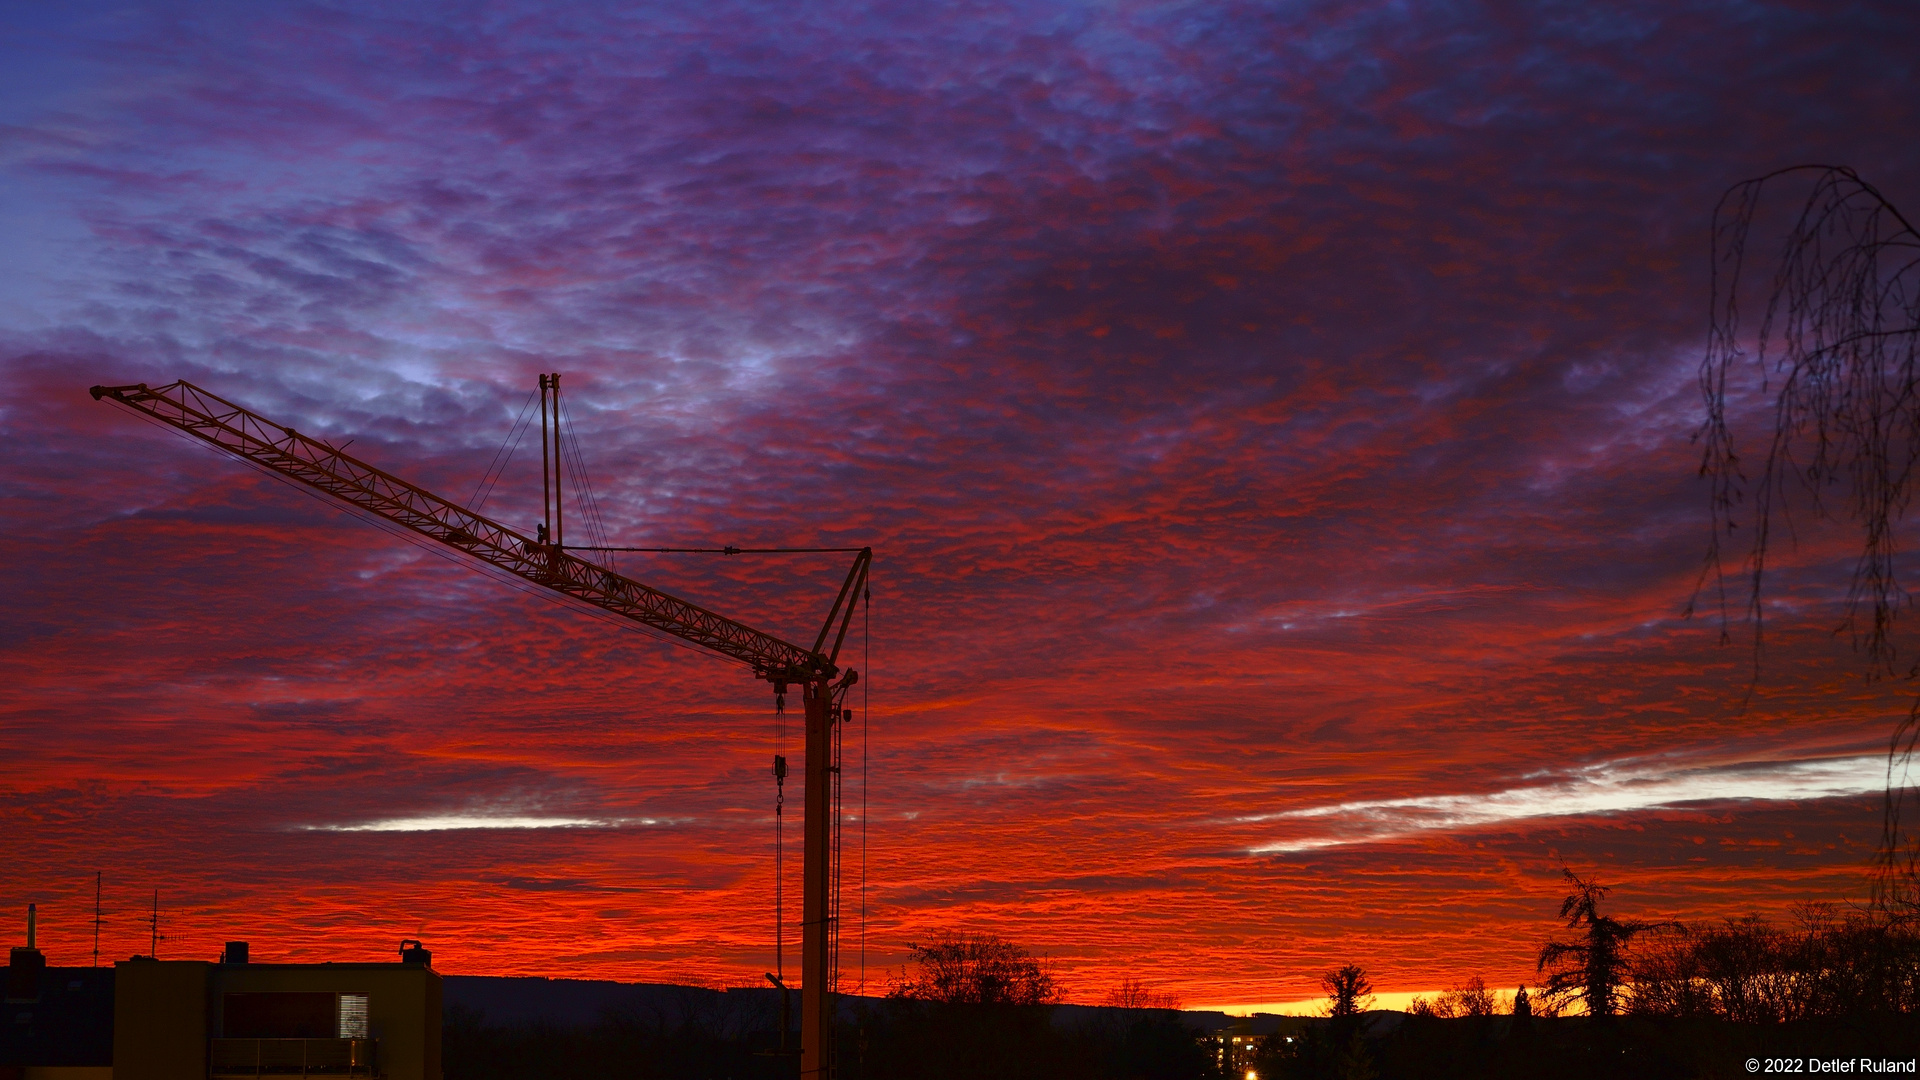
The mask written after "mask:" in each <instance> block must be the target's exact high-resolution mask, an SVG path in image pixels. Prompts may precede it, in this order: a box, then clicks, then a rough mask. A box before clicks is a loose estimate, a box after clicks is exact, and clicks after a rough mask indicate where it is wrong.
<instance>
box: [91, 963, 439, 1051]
mask: <svg viewBox="0 0 1920 1080" xmlns="http://www.w3.org/2000/svg"><path fill="white" fill-rule="evenodd" d="M408 944H410V945H412V946H413V947H412V948H405V947H403V949H402V952H401V956H402V960H401V962H400V963H397V964H380V963H370V964H352V963H346V964H253V963H248V962H246V961H247V947H246V943H244V942H231V943H229V944H228V946H227V957H226V958H227V959H228V960H229V961H237V962H228V963H207V962H204V961H195V960H150V959H146V958H135V959H132V960H127V961H123V962H121V963H118V964H115V965H114V993H113V999H114V1001H113V1080H209V1078H212V1080H227V1078H237V1077H259V1076H281V1077H285V1076H314V1077H336V1076H338V1077H368V1078H383V1080H441V1077H440V995H441V987H440V976H439V975H438V974H437V973H435V972H434V970H433V968H432V967H431V965H430V964H429V960H430V955H429V954H428V953H427V951H426V950H425V949H422V948H420V947H419V945H418V943H417V942H410V943H408Z"/></svg>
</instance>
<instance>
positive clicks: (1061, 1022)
mask: <svg viewBox="0 0 1920 1080" xmlns="http://www.w3.org/2000/svg"><path fill="white" fill-rule="evenodd" d="M845 1016H846V1019H845V1022H844V1023H843V1024H842V1025H841V1028H840V1032H839V1035H840V1041H839V1052H840V1062H841V1066H840V1074H841V1076H843V1077H845V1078H846V1080H868V1078H872V1080H893V1078H900V1080H908V1078H925V1080H945V1078H961V1077H966V1078H974V1077H1004V1078H1008V1080H1023V1078H1027V1077H1032V1078H1035V1080H1039V1078H1046V1080H1081V1078H1086V1080H1092V1078H1115V1080H1121V1078H1126V1080H1134V1078H1138V1080H1188V1078H1193V1080H1201V1078H1206V1080H1224V1078H1225V1077H1229V1076H1230V1077H1233V1078H1234V1080H1241V1078H1242V1077H1244V1075H1245V1069H1244V1066H1243V1067H1242V1068H1240V1069H1236V1070H1233V1071H1231V1072H1229V1071H1227V1070H1225V1069H1223V1068H1221V1066H1220V1065H1219V1064H1217V1060H1216V1054H1215V1050H1214V1047H1213V1044H1212V1042H1211V1041H1210V1040H1209V1039H1208V1038H1207V1033H1206V1032H1205V1031H1202V1030H1199V1029H1196V1028H1193V1027H1190V1026H1188V1024H1187V1022H1186V1021H1185V1018H1183V1017H1182V1015H1181V1014H1179V1013H1174V1012H1171V1011H1157V1010H1128V1009H1103V1010H1094V1009H1082V1010H1064V1011H1057V1010H1054V1009H1052V1008H1049V1007H1046V1006H1038V1007H1027V1006H1001V1005H944V1004H934V1003H929V1002H916V1001H871V1002H860V1003H857V1004H856V1005H855V1006H853V1007H852V1008H850V1009H848V1010H847V1013H846V1014H845ZM762 1019H764V1018H762ZM1360 1020H1361V1021H1362V1022H1363V1023H1364V1026H1363V1027H1361V1028H1360V1029H1359V1030H1356V1029H1355V1028H1345V1029H1344V1030H1338V1029H1339V1028H1341V1025H1336V1024H1334V1023H1333V1022H1331V1021H1328V1020H1324V1019H1315V1020H1310V1021H1304V1022H1297V1024H1296V1025H1295V1026H1292V1027H1290V1028H1289V1029H1288V1030H1290V1031H1292V1032H1293V1041H1292V1042H1287V1041H1286V1039H1285V1038H1284V1037H1278V1038H1274V1039H1270V1040H1269V1042H1268V1045H1267V1047H1266V1052H1265V1053H1263V1054H1262V1055H1261V1057H1260V1058H1259V1060H1258V1061H1257V1062H1255V1063H1254V1068H1255V1070H1256V1071H1257V1073H1258V1074H1259V1076H1260V1077H1261V1080H1289V1078H1300V1080H1307V1078H1313V1080H1321V1078H1326V1080H1333V1078H1340V1080H1360V1078H1364V1077H1375V1078H1378V1080H1396V1078H1407V1080H1425V1078H1434V1080H1440V1078H1453V1077H1461V1078H1466V1077H1488V1078H1494V1080H1498V1078H1504V1077H1514V1078H1520V1077H1526V1078H1530V1080H1531V1078H1537V1077H1540V1076H1552V1077H1554V1078H1555V1080H1579V1078H1585V1077H1594V1078H1599V1077H1623V1076H1631V1077H1644V1078H1650V1080H1658V1078H1664V1077H1674V1078H1682V1077H1703V1078H1704V1077H1735V1076H1746V1075H1749V1073H1748V1071H1747V1068H1746V1062H1747V1059H1749V1058H1754V1059H1758V1060H1760V1061H1762V1062H1764V1061H1766V1060H1767V1059H1800V1060H1802V1061H1804V1062H1805V1064H1804V1065H1802V1066H1800V1069H1801V1071H1802V1072H1812V1071H1813V1062H1814V1061H1815V1060H1818V1061H1820V1062H1823V1063H1825V1062H1833V1061H1836V1060H1844V1061H1851V1062H1855V1063H1856V1064H1854V1065H1853V1066H1852V1067H1851V1068H1848V1069H1846V1070H1845V1071H1846V1073H1847V1074H1849V1075H1856V1076H1858V1075H1878V1074H1876V1073H1874V1072H1871V1071H1867V1070H1865V1069H1863V1068H1862V1067H1861V1065H1859V1064H1858V1062H1859V1061H1860V1059H1870V1060H1875V1061H1879V1060H1891V1061H1897V1062H1899V1063H1900V1064H1901V1065H1903V1066H1904V1065H1905V1063H1906V1062H1909V1061H1913V1060H1914V1059H1915V1058H1916V1056H1920V1024H1916V1023H1915V1022H1914V1018H1913V1017H1912V1016H1891V1015H1881V1016H1865V1015H1863V1016H1859V1017H1853V1018H1832V1017H1829V1018H1822V1019H1817V1020H1807V1021H1795V1022H1789V1023H1783V1024H1743V1023H1734V1022H1730V1021H1726V1020H1720V1019H1715V1018H1711V1017H1678V1018H1674V1017H1664V1018H1663V1017H1639V1016H1623V1017H1619V1018H1615V1019H1612V1020H1608V1021H1602V1022H1595V1021H1590V1020H1588V1019H1586V1018H1585V1017H1558V1018H1556V1017H1536V1018H1533V1019H1532V1020H1531V1021H1530V1022H1526V1023H1520V1022H1516V1020H1515V1019H1514V1018H1513V1017H1510V1016H1467V1017H1456V1018H1443V1017H1435V1016H1403V1015H1401V1014H1394V1013H1378V1012H1376V1013H1370V1014H1366V1015H1365V1016H1364V1017H1361V1018H1360ZM758 1023H759V1020H757V1019H756V1018H755V1017H753V1016H750V1015H747V1014H745V1013H736V1014H731V1015H729V1014H727V1013H725V1012H722V1011H717V1010H711V1009H710V1010H707V1011H706V1012H704V1013H702V1014H691V1013H687V1014H681V1015H677V1016H676V1015H672V1013H671V1011H670V1010H669V1011H650V1012H648V1013H646V1014H644V1015H642V1014H626V1015H618V1014H611V1013H610V1014H607V1015H604V1016H602V1017H601V1018H600V1019H599V1020H597V1021H595V1022H593V1023H590V1024H586V1025H583V1026H578V1027H561V1026H557V1025H553V1024H528V1025H511V1026H509V1025H493V1024H489V1023H487V1022H486V1021H485V1020H484V1018H483V1017H482V1016H481V1015H480V1014H479V1013H476V1012H474V1011H472V1010H469V1009H464V1008H455V1009H454V1010H452V1011H451V1012H450V1014H449V1016H448V1021H447V1027H446V1076H447V1080H494V1078H501V1080H505V1078H508V1077H512V1078H515V1080H538V1078H546V1077H553V1078H560V1077H568V1078H579V1080H598V1078H609V1080H611V1078H616V1077H617V1078H622V1080H626V1078H635V1080H639V1078H647V1080H651V1078H655V1077H660V1078H666V1077H676V1078H682V1077H683V1078H691V1080H704V1078H714V1080H719V1078H723V1077H732V1078H735V1080H755V1078H766V1080H776V1078H790V1077H794V1076H797V1075H798V1062H797V1059H795V1058H792V1057H781V1056H777V1055H768V1054H765V1053H764V1051H766V1050H769V1049H771V1048H773V1047H775V1046H777V1044H778V1041H779V1036H778V1032H777V1026H776V1025H775V1024H767V1025H766V1026H764V1027H759V1026H757V1025H758ZM776 1023H777V1022H776ZM1356 1026H1358V1025H1356ZM1822 1071H1837V1070H1833V1069H1831V1067H1830V1066H1829V1067H1828V1068H1827V1069H1823V1070H1822ZM1890 1075H1912V1074H1910V1073H1907V1072H1905V1070H1904V1069H1901V1071H1899V1072H1896V1073H1892V1074H1890Z"/></svg>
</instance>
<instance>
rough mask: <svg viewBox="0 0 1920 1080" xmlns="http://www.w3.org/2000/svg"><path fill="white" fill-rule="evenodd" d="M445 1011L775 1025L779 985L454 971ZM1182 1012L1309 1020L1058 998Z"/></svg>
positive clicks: (847, 1008) (1077, 1013) (1213, 1019)
mask: <svg viewBox="0 0 1920 1080" xmlns="http://www.w3.org/2000/svg"><path fill="white" fill-rule="evenodd" d="M444 979H445V988H446V1010H447V1013H448V1019H449V1020H452V1019H453V1018H454V1015H455V1013H456V1010H457V1011H459V1012H462V1013H466V1014H469V1015H471V1016H472V1017H473V1018H474V1019H475V1020H477V1021H478V1022H480V1023H482V1024H486V1025H489V1026H498V1027H524V1026H545V1027H557V1028H571V1027H589V1026H592V1025H593V1024H596V1023H598V1022H599V1021H600V1020H601V1019H602V1018H603V1017H608V1016H630V1017H637V1018H644V1019H649V1020H656V1021H661V1022H664V1023H667V1024H669V1025H679V1024H682V1023H692V1024H701V1025H707V1026H718V1027H722V1028H728V1027H748V1026H754V1027H760V1026H762V1025H764V1026H765V1027H772V1026H774V1025H775V1024H777V1019H776V1018H777V1017H778V1016H779V1012H780V991H778V990H776V989H774V988H773V987H770V986H747V987H730V988H728V989H725V990H714V989H711V988H708V987H704V986H677V985H674V984H671V983H622V982H611V981H608V980H604V979H550V978H547V977H545V976H541V975H448V976H445V977H444ZM883 1000H885V999H884V998H878V997H860V996H856V995H853V994H842V995H840V1012H841V1014H842V1015H843V1016H846V1017H848V1018H849V1019H851V1018H852V1017H853V1016H854V1015H855V1014H856V1013H857V1012H858V1011H859V1009H860V1006H861V1005H862V1004H863V1003H864V1004H866V1005H869V1006H872V1005H877V1004H878V1003H880V1002H881V1001H883ZM793 1010H794V1014H795V1016H794V1020H795V1022H796V1024H797V1023H798V1020H799V1015H798V1014H799V1011H800V995H799V994H798V993H796V994H794V995H793ZM1150 1016H1175V1017H1178V1018H1179V1019H1180V1021H1181V1022H1182V1023H1184V1024H1186V1025H1187V1026H1188V1027H1191V1028H1196V1029H1199V1030H1203V1031H1220V1030H1223V1029H1226V1028H1235V1029H1237V1030H1239V1031H1242V1032H1245V1033H1246V1034H1250V1035H1270V1034H1272V1033H1273V1032H1275V1031H1277V1030H1279V1029H1280V1028H1281V1027H1282V1026H1287V1027H1292V1026H1295V1025H1304V1024H1305V1023H1307V1022H1308V1021H1306V1020H1305V1019H1303V1018H1300V1017H1282V1016H1276V1015H1274V1014H1272V1013H1255V1014H1254V1015H1253V1016H1251V1017H1241V1016H1230V1015H1228V1014H1226V1013H1223V1012H1216V1011H1212V1010H1181V1011H1178V1012H1174V1011H1172V1010H1168V1009H1121V1008H1114V1007H1109V1006H1103V1005H1056V1006H1054V1007H1053V1022H1054V1023H1055V1024H1075V1023H1086V1022H1092V1021H1097V1020H1099V1019H1102V1018H1113V1019H1119V1020H1123V1021H1124V1020H1130V1019H1133V1018H1144V1017H1150Z"/></svg>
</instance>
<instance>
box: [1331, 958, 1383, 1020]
mask: <svg viewBox="0 0 1920 1080" xmlns="http://www.w3.org/2000/svg"><path fill="white" fill-rule="evenodd" d="M1320 989H1321V990H1323V991H1325V992H1326V995H1327V1004H1326V1006H1325V1009H1326V1014H1327V1015H1328V1016H1330V1017H1332V1018H1333V1019H1335V1020H1339V1019H1342V1018H1345V1017H1354V1016H1359V1015H1360V1014H1361V1013H1364V1012H1366V1011H1367V1010H1368V1009H1371V1008H1373V981H1372V980H1370V979H1368V978H1367V972H1366V969H1365V968H1362V967H1361V966H1360V965H1358V964H1347V965H1344V966H1342V967H1340V968H1337V969H1335V970H1333V971H1329V972H1327V973H1326V974H1325V975H1322V976H1320Z"/></svg>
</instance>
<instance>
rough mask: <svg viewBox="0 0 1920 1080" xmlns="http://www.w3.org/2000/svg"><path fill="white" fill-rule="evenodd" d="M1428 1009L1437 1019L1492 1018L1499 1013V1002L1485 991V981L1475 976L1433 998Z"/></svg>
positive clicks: (1489, 992)
mask: <svg viewBox="0 0 1920 1080" xmlns="http://www.w3.org/2000/svg"><path fill="white" fill-rule="evenodd" d="M1430 1009H1431V1011H1432V1012H1433V1015H1435V1016H1439V1017H1455V1016H1492V1015H1493V1014H1495V1013H1497V1012H1499V1011H1500V1001H1499V999H1498V998H1497V997H1495V996H1494V994H1493V992H1492V991H1490V990H1488V989H1487V981H1486V980H1485V979H1482V978H1481V977H1480V976H1478V975H1475V976H1472V977H1471V978H1469V979H1467V980H1466V981H1465V982H1461V983H1456V984H1454V987H1453V989H1451V990H1448V991H1447V992H1446V993H1444V994H1441V995H1440V996H1439V997H1437V998H1435V999H1434V1001H1433V1004H1432V1005H1431V1006H1430Z"/></svg>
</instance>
